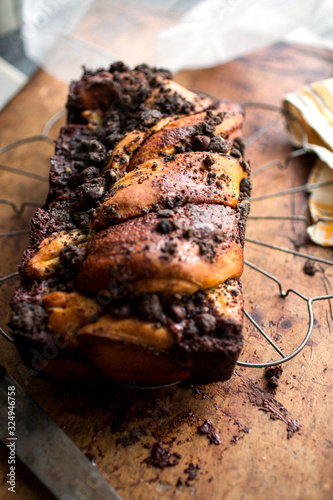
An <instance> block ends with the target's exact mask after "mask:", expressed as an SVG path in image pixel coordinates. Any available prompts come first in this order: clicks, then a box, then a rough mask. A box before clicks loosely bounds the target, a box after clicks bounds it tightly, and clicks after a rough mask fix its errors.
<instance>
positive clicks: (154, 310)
mask: <svg viewBox="0 0 333 500" xmlns="http://www.w3.org/2000/svg"><path fill="white" fill-rule="evenodd" d="M136 308H137V311H138V313H139V314H140V315H142V316H143V317H144V318H145V319H147V320H148V321H164V319H165V315H164V312H163V309H162V305H161V302H160V299H159V296H158V295H156V294H147V295H144V296H142V297H139V298H138V300H137V303H136Z"/></svg>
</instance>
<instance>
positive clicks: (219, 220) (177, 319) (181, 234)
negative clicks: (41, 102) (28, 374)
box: [9, 63, 251, 384]
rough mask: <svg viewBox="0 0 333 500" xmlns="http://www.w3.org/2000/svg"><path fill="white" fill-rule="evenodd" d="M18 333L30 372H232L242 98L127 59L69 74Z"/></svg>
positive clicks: (128, 377) (239, 266) (242, 209)
mask: <svg viewBox="0 0 333 500" xmlns="http://www.w3.org/2000/svg"><path fill="white" fill-rule="evenodd" d="M67 109H68V120H67V125H66V126H65V127H63V128H62V129H61V132H60V135H59V138H58V140H57V141H56V148H55V155H54V156H53V158H52V159H51V169H50V189H49V194H48V197H47V200H46V203H45V205H44V207H43V208H40V209H38V210H37V211H36V213H35V215H34V217H33V219H32V229H31V234H30V244H29V248H28V249H27V250H26V251H25V253H24V256H23V259H22V262H21V264H20V275H21V284H20V287H19V288H18V289H17V291H16V293H15V294H14V297H13V300H12V313H11V319H10V324H9V327H10V332H11V334H12V335H13V337H14V339H15V342H16V345H17V347H18V349H19V351H20V353H21V355H22V357H23V359H24V360H25V362H26V363H27V365H29V366H31V367H32V369H33V370H35V371H36V372H41V373H43V374H46V375H50V376H53V377H57V378H64V379H87V378H88V379H90V378H93V377H103V376H107V377H110V378H111V379H114V380H117V381H141V382H146V383H153V384H155V383H168V382H173V381H178V380H184V379H189V378H196V379H197V380H199V381H201V382H207V381H215V380H226V379H228V378H229V377H230V376H231V374H232V371H233V369H234V367H235V363H236V361H237V358H238V356H239V354H240V351H241V348H242V321H243V301H242V290H241V283H240V281H239V278H240V276H241V274H242V270H243V244H244V231H245V223H246V218H247V215H248V212H249V196H250V191H251V181H250V179H249V173H250V169H249V164H248V163H247V162H246V161H245V160H244V158H243V154H244V141H243V140H242V138H241V133H242V132H241V128H242V123H243V119H244V113H243V110H242V107H241V106H240V105H238V104H235V103H232V102H229V101H225V100H219V101H215V100H214V101H213V100H212V99H211V98H209V97H207V96H202V95H199V94H197V93H195V92H192V91H189V90H186V89H185V88H183V87H182V86H181V85H179V84H177V83H176V82H174V81H173V80H172V76H171V74H170V73H169V72H168V71H166V70H160V69H155V68H151V67H148V66H147V65H140V66H137V67H136V68H135V69H134V70H130V69H129V68H128V67H127V66H125V65H124V64H123V63H116V64H112V65H111V67H110V68H109V69H108V70H97V71H87V70H85V71H84V74H83V76H82V78H81V80H79V81H77V82H73V83H72V84H71V87H70V93H69V98H68V102H67Z"/></svg>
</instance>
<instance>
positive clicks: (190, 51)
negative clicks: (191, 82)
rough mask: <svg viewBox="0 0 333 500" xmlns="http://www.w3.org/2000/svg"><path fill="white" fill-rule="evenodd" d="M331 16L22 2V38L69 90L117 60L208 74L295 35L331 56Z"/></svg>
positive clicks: (226, 6) (158, 2)
mask: <svg viewBox="0 0 333 500" xmlns="http://www.w3.org/2000/svg"><path fill="white" fill-rule="evenodd" d="M332 14H333V2H331V0H306V1H304V0H269V1H267V0H23V10H22V20H23V23H22V36H23V39H24V44H25V50H26V53H27V55H28V56H29V57H30V58H31V59H32V60H33V61H35V62H37V63H38V64H39V65H40V66H41V67H42V68H44V69H45V70H46V71H48V72H49V73H51V74H53V75H54V76H56V77H57V78H59V79H61V80H64V81H66V82H68V81H70V80H72V79H73V78H77V77H79V76H80V74H81V66H82V65H85V66H87V67H89V68H97V67H102V66H103V67H107V66H108V65H109V64H110V63H111V62H114V61H115V60H123V61H125V62H126V63H127V64H129V65H131V66H135V65H136V64H139V63H142V62H146V63H149V64H154V65H157V66H163V67H167V68H169V69H170V70H172V71H178V70H181V69H188V68H192V69H194V68H202V67H210V66H213V65H216V64H220V63H222V62H226V61H229V60H231V59H233V58H235V57H238V56H241V55H243V54H246V53H248V52H250V51H253V50H256V49H259V48H261V47H264V46H267V45H269V44H271V43H274V42H276V41H279V40H281V39H283V38H284V37H285V36H287V35H288V36H292V34H293V33H296V40H295V38H294V39H293V41H301V42H306V38H308V37H310V34H312V35H313V36H315V37H316V41H317V43H316V44H317V45H318V44H322V45H326V46H327V45H329V44H332V48H333V26H330V23H329V21H327V19H329V16H330V15H331V18H332ZM316 19H317V21H316ZM321 19H322V22H321V21H320V20H321ZM321 27H322V32H321ZM297 29H298V32H299V35H297ZM295 30H296V32H295ZM304 30H305V38H304ZM297 36H299V38H301V39H300V40H297Z"/></svg>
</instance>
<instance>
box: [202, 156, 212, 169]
mask: <svg viewBox="0 0 333 500" xmlns="http://www.w3.org/2000/svg"><path fill="white" fill-rule="evenodd" d="M203 162H204V164H205V165H206V166H207V167H210V166H211V165H214V163H215V158H214V156H212V155H207V156H205V158H204V159H203Z"/></svg>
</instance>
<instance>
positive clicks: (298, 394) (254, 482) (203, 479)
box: [0, 45, 333, 500]
mask: <svg viewBox="0 0 333 500" xmlns="http://www.w3.org/2000/svg"><path fill="white" fill-rule="evenodd" d="M332 70H333V57H332V53H330V52H328V51H323V50H317V49H310V48H301V47H295V46H293V47H290V46H285V45H276V46H274V47H270V48H267V49H265V50H262V51H260V52H257V53H255V54H253V55H250V56H247V57H243V58H241V59H239V60H237V61H235V62H231V63H228V64H225V65H221V66H218V67H215V68H211V69H207V70H198V71H186V72H181V73H179V74H178V75H177V77H176V78H177V80H178V81H179V82H181V83H183V84H184V85H186V86H188V87H190V88H195V89H201V90H204V91H206V92H209V93H211V94H214V95H216V96H218V97H226V98H229V99H235V100H238V101H242V102H245V101H260V102H265V103H271V104H276V105H279V104H280V103H281V97H282V95H283V94H285V93H286V92H290V91H293V90H295V89H297V88H298V87H299V86H301V85H303V84H305V83H310V82H312V81H315V80H318V79H321V78H326V77H329V76H331V75H332ZM66 93H67V88H66V86H65V85H64V84H62V83H60V82H58V81H57V80H55V79H54V78H52V77H50V76H48V75H46V74H44V73H43V72H39V73H38V74H37V75H36V76H35V77H34V78H33V80H32V81H31V82H30V83H29V84H28V86H27V87H26V88H25V89H24V90H23V91H22V92H21V93H20V94H19V95H18V96H17V97H16V98H15V99H14V101H12V102H11V103H10V104H9V105H8V106H7V107H6V109H5V110H3V111H2V113H1V114H0V127H1V132H2V133H1V146H2V145H4V144H7V143H9V142H11V141H13V140H15V139H18V138H22V137H25V136H27V135H33V134H38V133H40V131H41V129H42V127H43V125H44V124H45V122H46V121H47V119H48V118H49V117H50V116H51V115H52V114H53V113H54V112H56V111H58V110H59V109H60V108H61V107H63V105H64V102H65V99H66ZM272 116H273V115H272V113H270V112H266V111H258V110H249V111H248V112H247V126H246V130H245V133H246V136H247V137H249V136H251V135H252V134H253V133H254V132H255V131H256V130H257V129H258V128H259V127H260V126H261V125H263V124H264V123H265V122H267V121H269V120H270V119H271V118H272ZM52 134H53V137H55V136H56V134H57V127H55V128H54V130H52ZM52 134H51V135H52ZM291 149H292V148H291V146H290V144H289V141H288V137H287V134H286V132H285V127H284V123H283V121H279V122H277V123H276V124H275V125H274V127H273V128H272V129H271V130H270V131H269V132H268V133H267V134H265V136H263V137H262V138H261V139H260V140H259V141H257V142H256V143H254V144H253V145H252V146H251V147H249V148H248V151H247V157H248V158H249V159H250V160H251V162H252V166H253V170H254V171H255V170H256V169H257V168H259V167H260V166H262V165H264V164H265V163H267V162H268V161H271V160H272V159H274V158H280V159H284V158H285V157H286V155H287V154H288V152H290V151H291ZM51 154H52V147H50V146H49V145H48V144H42V143H34V144H32V145H31V144H30V145H26V146H21V147H20V148H17V149H15V150H13V151H10V152H8V153H6V154H5V155H3V156H2V157H1V163H3V164H7V165H12V166H16V167H21V168H23V169H26V170H34V171H37V172H39V173H45V174H47V171H48V158H49V156H50V155H51ZM311 161H312V160H311V158H300V159H298V160H297V161H294V162H292V164H291V165H290V166H289V167H288V169H287V170H286V171H282V170H281V169H279V168H272V169H270V170H269V171H267V172H266V173H265V174H262V175H260V176H257V177H255V178H254V192H253V196H258V195H260V194H263V193H266V192H273V191H278V190H281V189H286V188H289V187H293V186H297V185H300V184H303V183H304V181H305V180H306V177H307V173H308V171H309V168H310V165H311ZM0 174H1V193H0V198H10V199H12V200H14V201H15V202H17V203H18V204H20V203H21V202H23V201H25V200H40V201H42V200H43V199H44V198H45V195H46V192H47V184H46V183H42V182H40V181H35V180H29V179H27V178H25V177H20V176H14V175H12V174H8V173H6V172H1V173H0ZM0 210H1V221H0V228H1V231H8V230H14V229H22V228H27V227H28V225H29V219H30V217H31V215H32V212H33V209H29V208H27V209H25V210H24V212H23V214H22V215H20V216H17V215H15V214H14V213H13V211H12V210H11V208H10V207H4V206H0ZM277 214H280V215H294V214H301V215H304V214H307V202H306V196H305V195H304V194H295V195H292V196H284V197H278V198H272V199H268V200H265V201H264V202H259V201H257V202H255V201H254V202H253V203H252V215H277ZM247 236H248V237H251V238H257V239H260V240H263V241H266V242H270V243H274V244H277V245H281V246H283V247H288V248H298V249H300V250H301V251H302V252H309V253H311V254H312V255H316V256H319V257H322V258H325V259H331V258H332V249H322V248H318V247H315V246H314V245H312V244H311V243H310V242H309V241H308V239H307V237H306V232H305V226H304V224H303V223H297V224H295V223H291V222H286V221H283V222H281V221H275V222H263V221H261V222H258V221H255V220H252V221H249V224H248V231H247ZM26 243H27V236H23V237H15V238H11V239H8V238H7V239H1V241H0V245H1V262H0V275H5V274H8V273H10V272H13V271H15V270H16V267H17V263H18V261H19V259H20V255H21V253H22V251H23V249H24V248H25V246H26ZM245 257H246V259H248V260H249V261H251V262H253V263H255V264H257V265H258V266H260V267H262V268H264V269H266V270H268V271H270V272H272V273H273V274H275V275H276V276H277V277H278V278H280V279H281V280H282V282H283V286H284V288H288V287H294V288H297V290H299V291H300V292H301V293H303V294H305V295H306V296H307V297H312V296H318V295H324V294H327V293H332V285H331V280H332V272H333V271H332V268H331V267H330V266H326V265H323V264H317V265H316V266H317V272H316V274H315V276H312V277H311V276H308V275H306V274H305V273H304V272H303V264H304V259H302V258H300V257H295V256H292V255H288V254H285V253H280V252H277V251H272V250H270V249H265V248H263V247H260V246H257V245H254V244H253V243H248V244H247V245H246V255H245ZM243 283H244V294H245V301H246V309H247V311H248V312H250V313H251V314H252V315H253V317H254V318H255V319H256V321H258V323H259V324H260V325H261V326H264V327H265V329H266V330H267V332H268V333H270V334H271V335H272V337H273V338H275V339H276V342H277V344H278V345H279V347H280V348H282V349H283V350H285V351H286V352H287V353H289V352H291V351H292V350H293V348H294V347H295V346H296V345H297V344H298V342H299V341H300V339H301V338H302V337H303V336H304V335H305V333H306V330H307V310H306V303H305V302H304V301H303V300H301V299H299V298H297V297H294V296H292V295H291V296H290V297H288V298H287V299H281V298H280V297H279V295H278V289H277V286H276V285H275V284H274V283H273V282H271V281H269V280H267V278H263V277H262V276H261V275H259V274H258V273H256V272H255V271H253V270H251V269H250V268H247V267H246V268H245V272H244V277H243ZM14 286H15V280H12V281H11V282H7V283H5V284H4V285H2V287H1V289H0V294H1V303H2V305H3V307H2V317H1V326H2V327H5V324H6V321H7V315H8V303H9V300H10V296H11V294H12V291H13V288H14ZM313 309H314V314H315V326H314V331H313V334H312V336H311V339H310V340H309V342H308V345H307V346H306V347H305V349H304V350H303V351H302V352H301V353H300V354H299V355H298V356H297V357H295V358H294V359H293V360H291V361H290V362H288V363H287V364H285V365H284V366H283V374H282V376H281V378H280V384H279V387H278V388H277V390H276V393H275V394H274V393H272V392H269V389H268V388H267V381H266V379H265V377H264V375H263V370H262V369H249V368H238V369H237V370H236V372H235V374H234V376H233V377H232V378H231V380H230V381H228V382H226V383H217V384H210V385H207V386H204V387H192V386H190V385H189V384H182V385H174V386H172V387H168V388H164V389H160V390H134V389H131V388H126V387H122V386H118V385H113V384H111V383H108V384H97V385H96V384H91V385H87V384H85V385H84V386H83V387H82V386H80V385H79V384H75V385H74V384H65V383H60V382H52V381H49V380H43V379H36V378H34V377H29V376H28V375H27V373H26V371H25V369H24V366H23V364H22V363H21V361H20V358H19V356H18V355H17V353H16V350H15V348H14V346H13V345H11V344H9V343H8V342H6V341H5V340H4V339H2V338H1V339H0V347H1V357H0V362H1V363H2V364H3V365H4V366H5V367H6V368H7V370H8V371H9V372H10V373H11V374H12V375H13V376H14V377H15V378H16V379H17V381H18V382H19V383H21V384H23V385H24V387H25V388H26V390H27V391H28V392H29V393H30V394H31V396H32V397H33V398H34V400H35V401H36V402H38V403H39V405H40V406H41V407H42V408H43V409H44V410H46V411H47V413H48V414H49V415H50V416H51V417H52V418H54V420H55V421H56V422H57V423H58V424H59V425H60V426H61V427H62V428H63V429H64V430H65V432H66V433H67V434H68V435H69V436H70V437H71V438H72V439H73V440H74V441H75V443H77V445H78V446H79V447H80V448H81V449H82V450H83V451H84V452H85V453H87V454H88V455H89V456H90V457H94V461H95V463H96V466H97V468H98V469H99V470H100V471H101V472H102V474H103V475H104V476H105V477H106V478H107V479H108V480H109V481H110V483H111V484H112V485H113V486H114V487H115V488H116V489H117V490H118V492H119V493H120V495H122V496H123V498H124V499H129V498H131V499H133V500H136V499H145V498H151V499H152V500H153V499H159V498H171V497H173V496H177V497H179V498H181V499H184V500H185V499H187V498H194V499H206V498H214V499H215V498H216V499H222V498H223V499H226V500H240V499H242V500H246V499H259V500H261V499H266V498H271V499H273V500H274V499H278V498H279V499H288V500H289V499H290V500H296V499H302V500H305V499H311V500H312V499H318V498H320V499H324V500H325V499H331V498H332V497H333V470H332V462H333V437H332V432H333V417H332V413H333V391H332V372H333V368H332V362H331V347H332V319H333V318H332V305H331V303H330V302H329V301H325V302H324V301H321V302H317V303H315V304H314V307H313ZM245 336H246V342H245V347H244V352H243V354H242V359H243V360H248V361H251V360H252V361H260V360H264V361H267V360H270V359H276V358H277V354H276V353H274V352H273V351H272V350H271V349H270V348H269V347H267V344H266V343H265V342H263V341H262V340H261V339H259V338H258V337H259V335H258V333H257V331H256V330H255V329H254V327H253V326H251V324H250V323H249V322H247V321H246V323H245ZM260 390H262V391H264V393H262V392H260ZM206 419H210V420H211V421H212V423H213V425H214V427H215V429H216V432H217V433H218V435H219V437H220V440H221V443H220V444H219V445H216V444H210V441H209V439H208V437H207V435H204V434H201V433H199V431H198V427H199V426H200V425H201V424H202V423H203V422H204V421H205V420H206ZM298 425H299V426H300V429H299V430H297V428H298ZM288 430H289V438H288ZM156 442H161V443H162V447H163V448H164V449H166V450H169V451H166V458H168V457H169V462H170V461H171V462H178V463H175V464H174V465H173V466H166V467H165V468H164V469H163V470H161V469H159V468H156V467H154V465H150V466H149V463H147V462H145V459H146V458H148V457H150V456H151V452H152V448H151V446H152V445H153V444H154V443H156ZM174 454H176V455H174ZM191 464H192V465H191ZM197 466H198V467H200V468H197ZM189 467H190V469H192V475H193V476H194V475H195V474H194V473H193V470H194V472H196V477H192V479H191V474H190V471H188V468H189ZM186 471H187V472H186ZM7 472H8V465H7V449H6V448H5V447H4V446H2V445H1V447H0V481H1V484H0V495H1V498H3V499H5V500H7V499H9V498H12V494H11V493H10V492H8V491H7V486H8V485H7V484H6V474H7ZM73 474H75V470H73ZM16 491H17V498H20V499H23V500H30V499H34V500H39V499H43V500H47V499H49V498H50V499H51V498H53V497H52V496H51V495H50V494H49V493H48V492H47V491H46V490H45V489H44V488H43V486H42V485H41V484H40V483H39V481H38V480H37V479H35V478H34V477H33V476H32V475H31V474H30V473H29V471H28V470H27V469H26V468H25V467H23V466H22V465H21V464H19V465H18V467H17V483H16ZM91 498H93V496H92V497H91Z"/></svg>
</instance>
